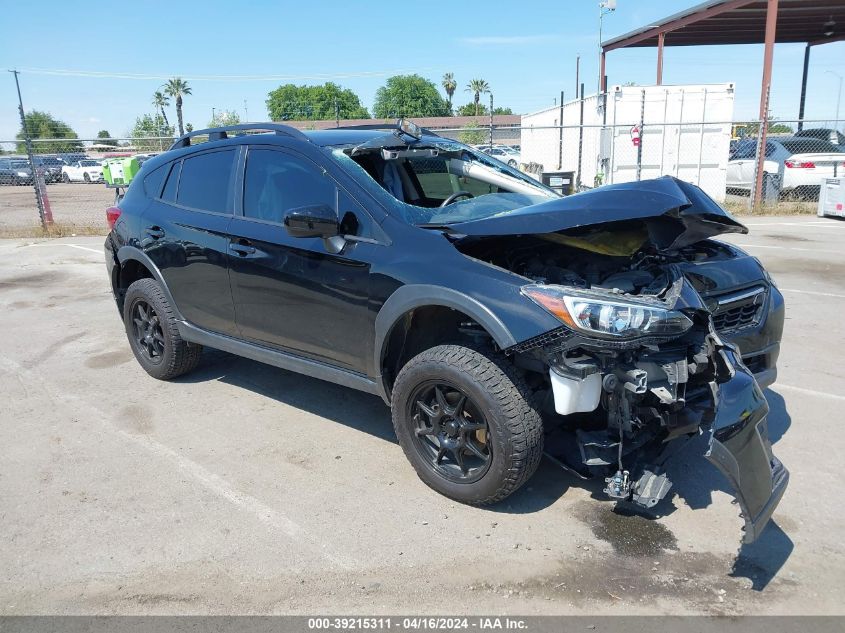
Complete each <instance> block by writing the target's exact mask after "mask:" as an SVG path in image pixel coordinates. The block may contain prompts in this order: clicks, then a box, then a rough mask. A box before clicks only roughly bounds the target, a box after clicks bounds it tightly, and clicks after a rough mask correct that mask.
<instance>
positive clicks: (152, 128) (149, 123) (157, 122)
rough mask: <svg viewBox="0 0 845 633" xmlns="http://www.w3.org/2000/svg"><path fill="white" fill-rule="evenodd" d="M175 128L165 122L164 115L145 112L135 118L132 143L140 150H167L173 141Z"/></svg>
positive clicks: (130, 134)
mask: <svg viewBox="0 0 845 633" xmlns="http://www.w3.org/2000/svg"><path fill="white" fill-rule="evenodd" d="M173 133H174V129H173V126H172V125H168V124H167V123H165V122H164V117H163V116H161V115H160V114H158V113H156V114H155V115H152V116H151V115H149V114H144V115H143V116H139V117H138V118H137V119H135V125H134V126H133V128H132V131H131V132H130V133H129V136H131V137H132V144H133V145H134V146H135V147H136V148H137V150H138V151H140V152H160V151H163V150H166V149H167V148H168V147H169V146H170V143H172V142H173Z"/></svg>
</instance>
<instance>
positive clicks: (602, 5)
mask: <svg viewBox="0 0 845 633" xmlns="http://www.w3.org/2000/svg"><path fill="white" fill-rule="evenodd" d="M614 11H616V0H602V2H599V60H601V56H602V49H601V32H602V27H603V26H604V16H605V15H607V14H608V13H613V12H614ZM602 66H603V64H601V63H599V85H598V90H596V94H597V95H601V93H602V82H603V80H604V77H602V73H603V72H604V68H603V67H602Z"/></svg>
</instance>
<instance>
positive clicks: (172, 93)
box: [164, 77, 191, 136]
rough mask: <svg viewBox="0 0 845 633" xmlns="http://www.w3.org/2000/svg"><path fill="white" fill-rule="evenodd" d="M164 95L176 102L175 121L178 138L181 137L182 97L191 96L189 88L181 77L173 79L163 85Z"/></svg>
mask: <svg viewBox="0 0 845 633" xmlns="http://www.w3.org/2000/svg"><path fill="white" fill-rule="evenodd" d="M164 94H166V95H167V96H168V97H173V98H174V99H175V100H176V120H177V121H178V122H179V136H182V135H183V134H184V133H185V126H184V125H182V97H184V96H185V95H189V94H191V88H190V86H188V82H187V81H185V80H184V79H182V78H181V77H174V78H173V79H168V80H167V83H166V84H164ZM165 125H169V124H168V123H165Z"/></svg>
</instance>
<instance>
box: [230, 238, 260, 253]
mask: <svg viewBox="0 0 845 633" xmlns="http://www.w3.org/2000/svg"><path fill="white" fill-rule="evenodd" d="M229 250H230V251H232V252H233V253H237V254H238V255H240V256H241V257H246V256H247V255H251V254H252V253H254V252H255V247H254V246H252V245H250V243H249V242H247V241H245V240H241V241H240V242H230V243H229Z"/></svg>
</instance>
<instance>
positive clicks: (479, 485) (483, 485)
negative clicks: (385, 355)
mask: <svg viewBox="0 0 845 633" xmlns="http://www.w3.org/2000/svg"><path fill="white" fill-rule="evenodd" d="M391 409H392V413H393V427H394V429H395V430H396V436H397V437H398V438H399V444H400V445H401V446H402V450H403V451H404V452H405V456H406V457H407V458H408V460H409V461H410V462H411V464H412V465H413V467H414V469H415V470H416V471H417V475H419V477H420V479H422V480H423V482H425V483H426V484H427V485H428V486H429V487H430V488H432V489H434V490H436V491H437V492H439V493H441V494H443V495H445V496H447V497H449V498H451V499H455V500H456V501H460V502H462V503H468V504H471V505H488V504H492V503H496V502H498V501H501V500H502V499H504V498H506V497H507V496H509V495H510V494H511V493H513V492H514V491H516V490H517V489H518V488H519V487H520V486H522V485H523V484H524V483H525V482H526V481H527V480H528V479H529V478H530V477H531V475H533V474H534V471H535V470H536V469H537V466H538V465H539V463H540V458H541V456H542V453H543V424H542V419H541V417H540V413H539V411H538V409H537V407H536V405H535V403H534V397H533V394H532V392H531V390H530V389H529V388H528V386H527V385H526V384H525V382H524V380H523V379H522V377H521V376H520V375H519V373H518V372H517V371H516V369H515V368H514V367H513V366H512V365H511V364H510V363H509V362H508V361H507V360H506V359H505V358H504V357H502V356H499V355H494V354H490V355H485V354H482V353H481V352H479V351H476V350H474V349H470V348H468V347H463V346H462V345H439V346H437V347H433V348H431V349H428V350H426V351H424V352H422V353H421V354H419V355H417V356H415V357H414V358H412V359H411V360H410V361H409V362H408V363H407V364H406V365H405V366H404V367H403V368H402V371H400V372H399V376H398V377H397V378H396V383H395V385H394V388H393V395H392V399H391Z"/></svg>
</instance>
